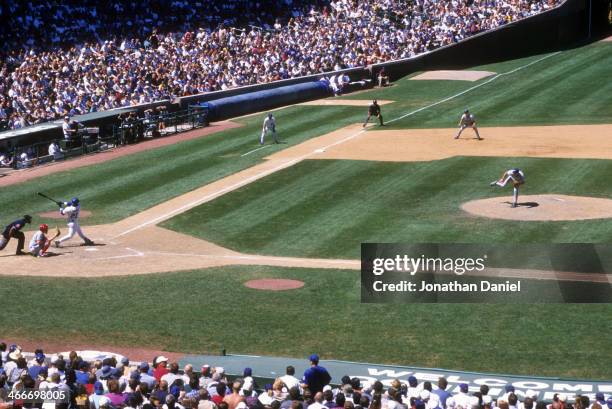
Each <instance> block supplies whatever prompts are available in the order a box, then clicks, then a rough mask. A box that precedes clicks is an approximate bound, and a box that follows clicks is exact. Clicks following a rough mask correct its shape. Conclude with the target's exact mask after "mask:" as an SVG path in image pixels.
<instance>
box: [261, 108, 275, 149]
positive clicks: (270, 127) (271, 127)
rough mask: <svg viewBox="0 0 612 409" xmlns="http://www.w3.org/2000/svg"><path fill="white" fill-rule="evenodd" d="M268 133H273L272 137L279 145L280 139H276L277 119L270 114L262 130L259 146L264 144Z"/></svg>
mask: <svg viewBox="0 0 612 409" xmlns="http://www.w3.org/2000/svg"><path fill="white" fill-rule="evenodd" d="M268 131H271V132H272V137H273V138H274V143H278V139H276V119H274V116H273V115H272V114H268V116H267V117H266V119H264V122H263V129H262V130H261V137H260V138H259V144H260V145H263V144H264V138H265V136H266V134H267V133H268Z"/></svg>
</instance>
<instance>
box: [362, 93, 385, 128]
mask: <svg viewBox="0 0 612 409" xmlns="http://www.w3.org/2000/svg"><path fill="white" fill-rule="evenodd" d="M373 116H375V117H377V118H378V120H379V121H380V126H385V124H384V123H383V117H382V114H381V113H380V105H378V102H376V100H374V101H372V103H371V104H370V106H369V107H368V117H367V118H366V120H365V123H364V124H363V127H364V128H365V127H366V125H367V124H368V121H369V120H370V118H371V117H373Z"/></svg>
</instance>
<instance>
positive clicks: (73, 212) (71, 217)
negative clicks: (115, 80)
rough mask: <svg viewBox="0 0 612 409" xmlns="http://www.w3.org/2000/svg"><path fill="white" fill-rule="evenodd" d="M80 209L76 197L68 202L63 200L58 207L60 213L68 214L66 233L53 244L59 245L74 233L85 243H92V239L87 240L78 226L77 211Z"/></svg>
mask: <svg viewBox="0 0 612 409" xmlns="http://www.w3.org/2000/svg"><path fill="white" fill-rule="evenodd" d="M80 211H81V204H80V203H79V201H78V199H76V200H75V199H72V200H71V201H70V202H64V206H62V207H61V208H60V213H61V214H63V215H64V216H68V234H67V235H65V236H64V237H62V238H61V239H59V240H58V241H56V242H55V245H56V246H57V247H59V245H60V244H61V243H63V242H65V241H66V240H70V239H71V238H72V237H73V236H74V234H75V233H76V234H78V235H79V237H80V238H82V239H83V241H84V242H85V244H87V245H93V244H94V243H93V241H91V240H89V238H87V236H85V234H83V231H82V230H81V226H79V212H80Z"/></svg>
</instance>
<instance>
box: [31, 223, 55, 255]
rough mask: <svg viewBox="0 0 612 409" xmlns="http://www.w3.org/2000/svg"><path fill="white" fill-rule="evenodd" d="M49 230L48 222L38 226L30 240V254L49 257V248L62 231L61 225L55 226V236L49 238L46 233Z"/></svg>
mask: <svg viewBox="0 0 612 409" xmlns="http://www.w3.org/2000/svg"><path fill="white" fill-rule="evenodd" d="M48 231H49V226H47V225H46V224H44V223H43V224H41V225H40V226H39V228H38V231H37V232H36V233H34V235H33V236H32V240H30V246H29V248H30V254H32V255H33V256H34V257H47V250H48V249H49V246H50V245H51V243H53V240H55V239H56V238H58V237H59V235H60V234H62V232H61V231H60V229H59V227H57V226H55V236H53V237H52V238H50V239H49V238H47V236H46V234H47V232H48Z"/></svg>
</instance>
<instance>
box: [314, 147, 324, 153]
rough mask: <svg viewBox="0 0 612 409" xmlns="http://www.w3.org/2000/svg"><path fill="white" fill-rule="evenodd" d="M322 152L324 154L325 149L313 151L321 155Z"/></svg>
mask: <svg viewBox="0 0 612 409" xmlns="http://www.w3.org/2000/svg"><path fill="white" fill-rule="evenodd" d="M323 152H325V149H323V148H320V149H316V150H315V153H323Z"/></svg>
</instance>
